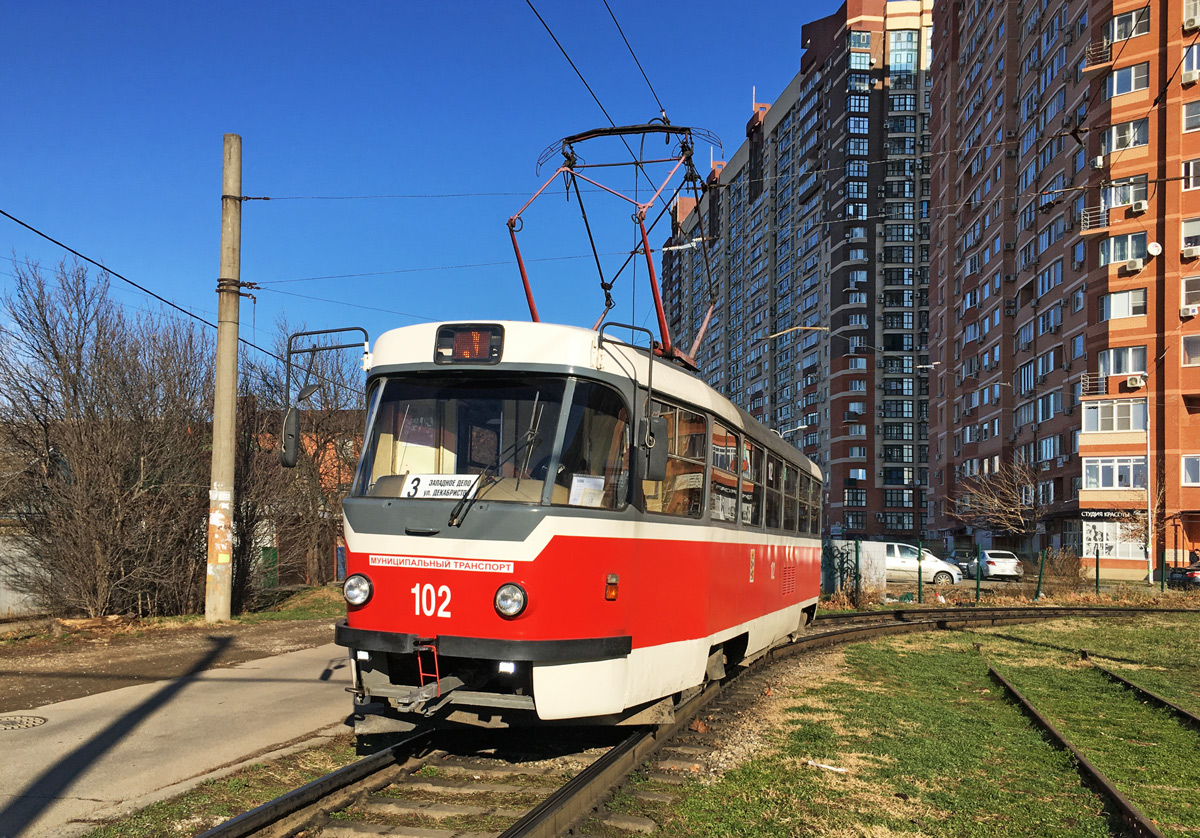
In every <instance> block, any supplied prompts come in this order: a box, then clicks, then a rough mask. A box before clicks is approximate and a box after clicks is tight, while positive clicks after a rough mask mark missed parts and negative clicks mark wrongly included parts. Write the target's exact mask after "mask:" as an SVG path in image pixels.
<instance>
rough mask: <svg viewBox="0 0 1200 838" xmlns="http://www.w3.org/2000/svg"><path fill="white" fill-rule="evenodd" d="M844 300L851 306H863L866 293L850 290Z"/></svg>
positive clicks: (865, 300) (865, 302) (865, 301)
mask: <svg viewBox="0 0 1200 838" xmlns="http://www.w3.org/2000/svg"><path fill="white" fill-rule="evenodd" d="M846 302H847V304H849V305H852V306H865V305H866V304H867V295H866V294H865V293H864V292H862V291H851V292H850V293H849V294H847V295H846Z"/></svg>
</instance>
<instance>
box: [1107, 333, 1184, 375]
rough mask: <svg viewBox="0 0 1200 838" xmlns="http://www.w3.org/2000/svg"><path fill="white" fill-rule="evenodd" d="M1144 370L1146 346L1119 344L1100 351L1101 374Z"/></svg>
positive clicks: (1131, 372) (1121, 373)
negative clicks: (1114, 347) (1113, 347)
mask: <svg viewBox="0 0 1200 838" xmlns="http://www.w3.org/2000/svg"><path fill="white" fill-rule="evenodd" d="M1197 340H1200V338H1197ZM1197 363H1200V361H1198V362H1197ZM1145 371H1146V347H1144V346H1119V347H1117V348H1116V349H1105V350H1104V351H1102V352H1101V353H1100V374H1101V375H1134V374H1137V373H1144V372H1145Z"/></svg>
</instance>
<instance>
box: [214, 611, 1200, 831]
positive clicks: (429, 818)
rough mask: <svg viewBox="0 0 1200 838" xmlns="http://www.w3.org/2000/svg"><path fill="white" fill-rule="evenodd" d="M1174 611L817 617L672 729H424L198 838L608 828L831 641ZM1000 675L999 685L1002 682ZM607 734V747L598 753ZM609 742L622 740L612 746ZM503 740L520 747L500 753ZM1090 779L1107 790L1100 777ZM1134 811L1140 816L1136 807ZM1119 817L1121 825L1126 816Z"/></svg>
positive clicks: (699, 699)
mask: <svg viewBox="0 0 1200 838" xmlns="http://www.w3.org/2000/svg"><path fill="white" fill-rule="evenodd" d="M1181 610H1184V609H1137V608H1101V607H1070V608H1059V607H1033V608H1030V607H1021V608H992V607H989V608H978V607H968V608H937V609H900V610H895V611H881V612H872V613H870V614H859V613H856V614H833V615H824V616H821V617H818V618H817V620H816V621H814V623H813V624H812V625H811V626H810V627H809V630H808V632H807V633H806V634H804V635H803V636H801V637H799V638H797V639H796V640H795V641H794V642H792V643H789V644H787V645H784V646H779V647H776V648H774V649H772V650H770V651H768V652H767V653H766V654H764V655H762V656H760V657H759V658H758V659H757V660H755V661H752V662H750V663H749V665H748V666H746V667H740V668H739V671H738V672H737V673H735V674H733V675H731V676H730V677H728V678H726V679H725V680H724V681H723V682H721V683H719V684H715V683H714V684H710V685H708V686H707V687H706V688H705V689H704V690H702V691H697V693H696V694H695V695H694V696H692V697H690V698H689V699H688V700H686V701H683V702H681V703H680V704H679V705H678V706H677V709H676V714H675V721H674V722H672V723H670V724H666V725H661V726H651V727H644V728H620V729H613V728H607V729H606V728H552V727H547V728H539V729H536V730H535V731H531V730H528V729H526V730H523V731H518V732H517V734H516V735H515V736H514V735H513V734H511V733H510V732H509V731H489V730H475V731H468V732H466V733H463V732H454V733H451V732H448V731H444V730H427V731H423V732H420V733H418V734H414V735H412V736H409V737H407V738H405V739H404V740H403V741H401V742H399V743H397V744H395V745H393V746H391V747H390V748H387V749H385V750H384V751H381V752H379V753H377V754H373V755H371V756H368V757H366V758H364V759H362V760H359V761H357V762H355V763H352V764H350V765H348V766H346V767H345V768H342V769H339V770H337V771H334V772H332V773H331V774H329V775H326V776H325V777H322V778H320V779H318V780H315V781H313V782H311V783H309V784H307V785H305V786H303V787H301V788H299V789H296V790H294V791H292V792H289V793H288V794H285V795H283V796H281V797H279V798H277V799H276V800H273V801H270V802H268V803H266V804H264V805H262V806H260V807H258V808H256V809H254V810H251V811H249V812H246V813H245V814H243V815H239V816H238V817H235V818H233V819H231V820H230V821H227V822H225V823H224V824H221V825H219V826H217V827H214V828H213V829H210V830H208V831H207V832H204V833H203V834H202V835H201V836H199V838H247V836H255V837H256V838H284V836H299V837H300V838H357V836H364V835H384V834H386V835H391V836H412V838H417V837H418V836H419V837H420V838H450V836H475V837H476V838H483V836H499V838H518V836H519V837H520V838H533V837H534V836H536V838H550V836H558V835H563V834H566V833H567V832H568V831H569V830H571V829H573V828H576V827H577V826H578V824H580V823H581V822H582V821H584V820H586V819H589V818H594V819H597V820H599V821H600V822H605V818H606V817H609V816H607V815H606V814H605V812H604V810H603V808H602V807H603V803H604V801H605V800H606V799H607V798H608V797H609V796H610V795H611V794H612V793H613V792H614V791H615V790H616V789H617V788H618V787H620V786H621V784H622V783H623V782H624V781H625V779H626V778H627V777H628V776H629V775H630V774H631V773H633V772H634V771H635V770H638V769H639V768H642V767H644V766H650V770H651V772H652V776H654V777H655V778H657V779H660V780H663V781H664V782H666V783H671V782H679V781H680V780H679V779H678V778H680V777H685V776H688V775H695V774H697V773H699V772H701V771H704V770H705V764H706V758H707V756H708V755H709V754H711V753H713V752H715V750H716V749H717V748H718V747H719V731H720V726H721V720H722V717H723V716H730V715H732V714H733V713H736V712H737V711H736V707H737V706H738V705H739V703H740V704H745V702H747V701H749V700H752V699H753V697H755V696H757V695H758V694H760V693H761V691H762V690H763V689H764V686H763V684H764V683H765V682H764V681H763V680H762V679H763V678H768V677H769V674H768V673H769V671H770V664H771V663H772V662H774V661H778V660H782V659H784V658H788V657H792V656H794V655H799V654H804V653H807V652H811V651H814V650H817V649H820V648H823V647H827V646H832V645H835V644H841V643H848V642H856V641H859V640H865V639H870V638H873V637H881V636H887V635H894V634H903V633H910V632H916V631H937V630H948V629H958V628H969V627H974V626H991V625H1009V624H1015V623H1022V622H1031V621H1040V620H1047V619H1061V618H1064V617H1074V618H1080V617H1107V618H1112V617H1134V616H1139V615H1144V614H1148V613H1163V612H1165V613H1175V612H1177V611H1181ZM994 677H997V678H998V679H999V678H1002V677H1003V676H1000V675H999V673H996V674H995V676H994ZM1114 677H1119V676H1114ZM1013 689H1014V691H1015V688H1013ZM1034 712H1036V711H1034ZM706 720H707V721H706ZM1047 723H1048V722H1047ZM605 735H607V737H608V740H609V742H608V744H604V745H601V744H598V743H602V742H603V741H604V737H605ZM456 737H457V738H456ZM569 737H581V738H580V739H579V740H578V742H579V743H580V744H582V745H584V746H586V747H583V748H581V749H575V750H572V749H569V748H567V749H564V744H563V743H565V742H568V741H570V738H569ZM614 738H619V740H620V741H616V742H612V741H611V740H612V739H614ZM506 740H513V741H519V742H520V745H519V747H515V746H513V744H512V742H511V741H509V742H507V744H506ZM550 742H558V743H559V744H558V745H557V746H556V747H554V748H551V749H550V750H549V751H547V752H545V753H544V754H543V758H533V759H530V757H531V756H536V754H533V753H532V751H535V750H540V749H544V748H546V746H547V743H550ZM1068 747H1070V746H1068ZM523 751H524V753H523ZM546 754H549V755H548V756H547V755H546ZM1077 758H1078V759H1079V760H1080V764H1081V765H1082V764H1083V763H1084V762H1085V761H1086V758H1084V757H1083V756H1082V754H1077ZM1101 776H1102V775H1101ZM1096 782H1097V783H1098V787H1099V788H1101V789H1105V784H1106V783H1107V781H1106V780H1097V781H1096ZM1107 785H1108V786H1111V784H1107ZM1112 791H1113V792H1115V793H1116V794H1118V795H1119V794H1120V793H1119V792H1116V790H1115V789H1112ZM1105 793H1106V794H1107V793H1108V791H1107V790H1106V789H1105ZM1114 799H1117V798H1115V797H1114ZM1126 802H1127V801H1126ZM1118 806H1119V808H1121V807H1122V804H1118ZM1129 809H1130V811H1131V812H1136V807H1134V806H1133V805H1132V804H1129ZM1121 811H1122V814H1123V816H1124V814H1125V808H1121ZM612 817H615V818H617V819H620V818H622V817H624V818H626V819H628V817H629V816H612ZM1139 817H1141V818H1142V819H1143V820H1144V816H1142V815H1141V814H1140V812H1138V813H1137V814H1136V815H1134V814H1130V816H1129V818H1127V820H1128V821H1129V822H1130V823H1131V825H1132V824H1134V823H1140V822H1141V821H1139V820H1138V818H1139ZM635 820H636V819H635ZM1146 823H1148V821H1146ZM415 824H419V826H417V825H415ZM431 824H432V825H431ZM614 825H619V826H621V828H623V829H629V830H633V831H648V830H652V829H653V828H654V824H653V823H620V824H614ZM1151 826H1152V825H1151ZM1134 828H1135V830H1138V829H1141V827H1134ZM1139 834H1146V835H1157V834H1159V833H1157V832H1156V831H1144V832H1140V833H1139Z"/></svg>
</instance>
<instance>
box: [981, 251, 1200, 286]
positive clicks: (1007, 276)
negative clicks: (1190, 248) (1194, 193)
mask: <svg viewBox="0 0 1200 838" xmlns="http://www.w3.org/2000/svg"><path fill="white" fill-rule="evenodd" d="M1197 250H1200V248H1197ZM1004 281H1005V282H1016V281H1017V275H1016V274H1005V275H1004Z"/></svg>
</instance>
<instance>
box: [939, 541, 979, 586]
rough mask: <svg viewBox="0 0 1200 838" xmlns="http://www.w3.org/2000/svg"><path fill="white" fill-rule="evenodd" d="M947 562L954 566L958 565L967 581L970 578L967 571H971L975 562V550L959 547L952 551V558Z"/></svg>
mask: <svg viewBox="0 0 1200 838" xmlns="http://www.w3.org/2000/svg"><path fill="white" fill-rule="evenodd" d="M946 561H948V562H950V564H952V565H956V566H957V567H958V569H959V570H960V571H962V575H963V578H964V579H965V578H967V577H969V576H970V574H969V573H968V572H967V571H968V570H970V568H971V565H972V564H973V563H974V561H975V548H974V547H959V548H957V549H955V550H951V551H950V556H949V557H948V558H947V559H946Z"/></svg>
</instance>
